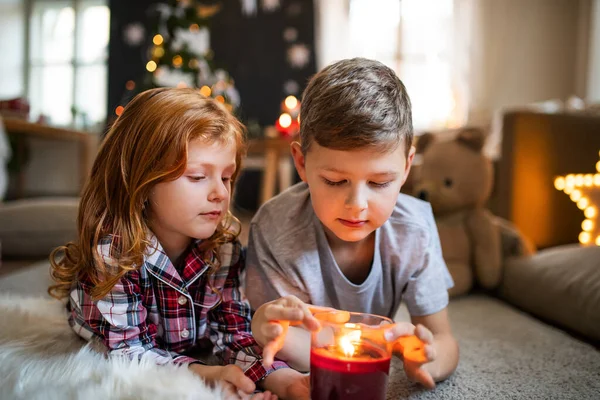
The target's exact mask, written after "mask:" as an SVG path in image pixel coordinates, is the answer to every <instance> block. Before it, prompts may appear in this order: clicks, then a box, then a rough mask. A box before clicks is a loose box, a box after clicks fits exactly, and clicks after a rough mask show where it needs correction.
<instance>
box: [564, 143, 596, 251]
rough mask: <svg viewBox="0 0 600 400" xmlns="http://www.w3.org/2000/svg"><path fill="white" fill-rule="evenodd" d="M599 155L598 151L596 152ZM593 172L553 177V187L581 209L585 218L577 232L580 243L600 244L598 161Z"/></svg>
mask: <svg viewBox="0 0 600 400" xmlns="http://www.w3.org/2000/svg"><path fill="white" fill-rule="evenodd" d="M598 155H599V156H600V152H598ZM596 171H597V173H595V174H568V175H566V176H557V177H555V178H554V187H555V188H556V189H557V190H560V191H562V192H564V193H565V194H567V195H568V196H569V197H570V198H571V200H572V201H573V202H574V203H575V204H576V205H577V208H579V209H580V210H582V211H583V214H584V215H585V218H586V219H585V220H584V221H583V222H582V223H581V230H582V232H581V233H580V234H579V242H581V244H584V245H587V244H595V245H597V246H600V229H599V228H600V224H598V223H597V222H596V218H598V214H599V213H598V208H597V207H598V206H597V205H596V204H595V203H597V202H598V201H599V197H598V195H599V193H598V191H599V190H600V161H598V162H597V163H596Z"/></svg>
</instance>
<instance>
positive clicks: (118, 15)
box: [108, 0, 315, 126]
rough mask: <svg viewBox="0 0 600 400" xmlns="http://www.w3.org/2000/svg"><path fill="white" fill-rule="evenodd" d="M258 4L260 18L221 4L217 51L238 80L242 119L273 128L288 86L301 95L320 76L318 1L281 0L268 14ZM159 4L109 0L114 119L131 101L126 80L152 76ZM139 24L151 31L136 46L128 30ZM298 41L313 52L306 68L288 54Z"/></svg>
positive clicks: (233, 2)
mask: <svg viewBox="0 0 600 400" xmlns="http://www.w3.org/2000/svg"><path fill="white" fill-rule="evenodd" d="M256 2H257V13H256V15H254V16H245V15H243V14H242V10H241V2H240V1H239V0H222V1H220V4H221V10H220V11H219V13H217V14H216V15H215V16H214V17H213V18H212V22H211V24H212V27H211V47H212V49H213V51H214V62H215V64H216V65H217V66H220V67H222V68H224V69H226V70H227V71H228V72H229V73H230V74H231V76H232V77H233V78H234V80H235V85H236V87H237V89H238V91H239V92H240V97H241V103H242V104H241V107H240V109H239V110H238V115H239V116H240V118H241V119H242V121H244V122H246V123H247V122H248V121H251V120H254V121H257V122H258V123H259V124H260V125H262V126H264V125H271V124H273V123H274V122H275V120H276V118H277V117H278V115H279V112H280V103H281V101H282V100H283V99H284V98H285V96H286V95H287V93H286V91H285V90H284V84H285V82H288V81H289V80H293V81H295V82H297V84H298V89H299V90H298V92H297V93H296V95H297V96H298V97H299V96H300V94H301V91H302V90H303V89H304V86H305V84H306V81H307V80H308V78H309V77H310V76H311V75H312V74H314V72H315V57H314V18H313V1H312V0H280V4H281V6H280V7H279V8H278V9H276V10H274V11H267V10H263V9H262V7H261V4H262V0H256ZM153 3H156V2H154V1H148V0H127V1H123V0H110V1H109V5H110V7H111V37H110V45H109V71H108V81H109V88H108V102H109V104H108V107H109V110H108V115H113V116H114V110H115V108H116V106H117V105H119V104H120V103H122V102H123V99H124V97H126V94H127V92H126V89H125V84H126V82H127V81H128V80H133V81H136V82H139V81H140V80H141V78H142V77H143V76H144V74H145V73H146V71H145V64H146V62H147V56H146V49H147V48H148V46H149V44H150V41H151V38H152V36H153V34H154V32H153V31H152V30H151V29H150V25H151V20H150V19H151V13H150V11H149V10H150V7H151V6H152V4H153ZM136 23H139V24H141V25H142V26H144V27H145V35H144V40H143V41H142V42H141V43H139V44H137V45H132V44H131V43H130V42H128V41H127V40H126V39H125V38H126V35H125V32H126V30H127V28H128V27H131V26H132V24H136ZM286 28H295V29H296V32H297V37H296V39H295V40H293V41H289V40H286V39H284V31H285V29H286ZM294 43H303V44H306V45H307V46H308V48H309V49H310V60H309V62H308V64H306V65H305V66H304V67H302V68H293V67H292V66H291V65H290V63H289V62H288V60H287V50H288V48H289V47H290V46H291V45H292V44H294Z"/></svg>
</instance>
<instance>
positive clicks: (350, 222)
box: [339, 218, 367, 228]
mask: <svg viewBox="0 0 600 400" xmlns="http://www.w3.org/2000/svg"><path fill="white" fill-rule="evenodd" d="M339 221H340V223H341V224H342V225H344V226H347V227H350V228H359V227H361V226H363V225H364V224H366V223H367V221H364V220H347V219H341V218H339Z"/></svg>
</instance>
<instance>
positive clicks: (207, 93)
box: [200, 85, 212, 97]
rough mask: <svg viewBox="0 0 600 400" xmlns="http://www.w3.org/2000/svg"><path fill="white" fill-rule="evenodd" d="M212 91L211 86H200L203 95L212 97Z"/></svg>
mask: <svg viewBox="0 0 600 400" xmlns="http://www.w3.org/2000/svg"><path fill="white" fill-rule="evenodd" d="M211 93H212V90H210V88H209V87H208V86H206V85H204V86H202V87H201V88H200V94H201V95H202V96H206V97H210V94H211Z"/></svg>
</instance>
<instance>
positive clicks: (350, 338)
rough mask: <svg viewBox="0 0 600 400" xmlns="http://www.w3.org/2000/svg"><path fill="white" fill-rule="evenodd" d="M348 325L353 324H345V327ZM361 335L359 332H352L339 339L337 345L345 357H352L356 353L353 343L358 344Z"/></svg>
mask: <svg viewBox="0 0 600 400" xmlns="http://www.w3.org/2000/svg"><path fill="white" fill-rule="evenodd" d="M348 325H354V324H346V327H348ZM354 326H355V325H354ZM361 335H362V333H361V331H360V330H352V331H350V332H348V333H347V334H346V335H344V336H342V337H341V338H340V341H339V343H338V345H339V347H340V349H341V350H342V352H343V353H344V355H345V356H346V357H352V356H353V355H354V353H355V352H356V347H355V343H358V342H360V337H361Z"/></svg>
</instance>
